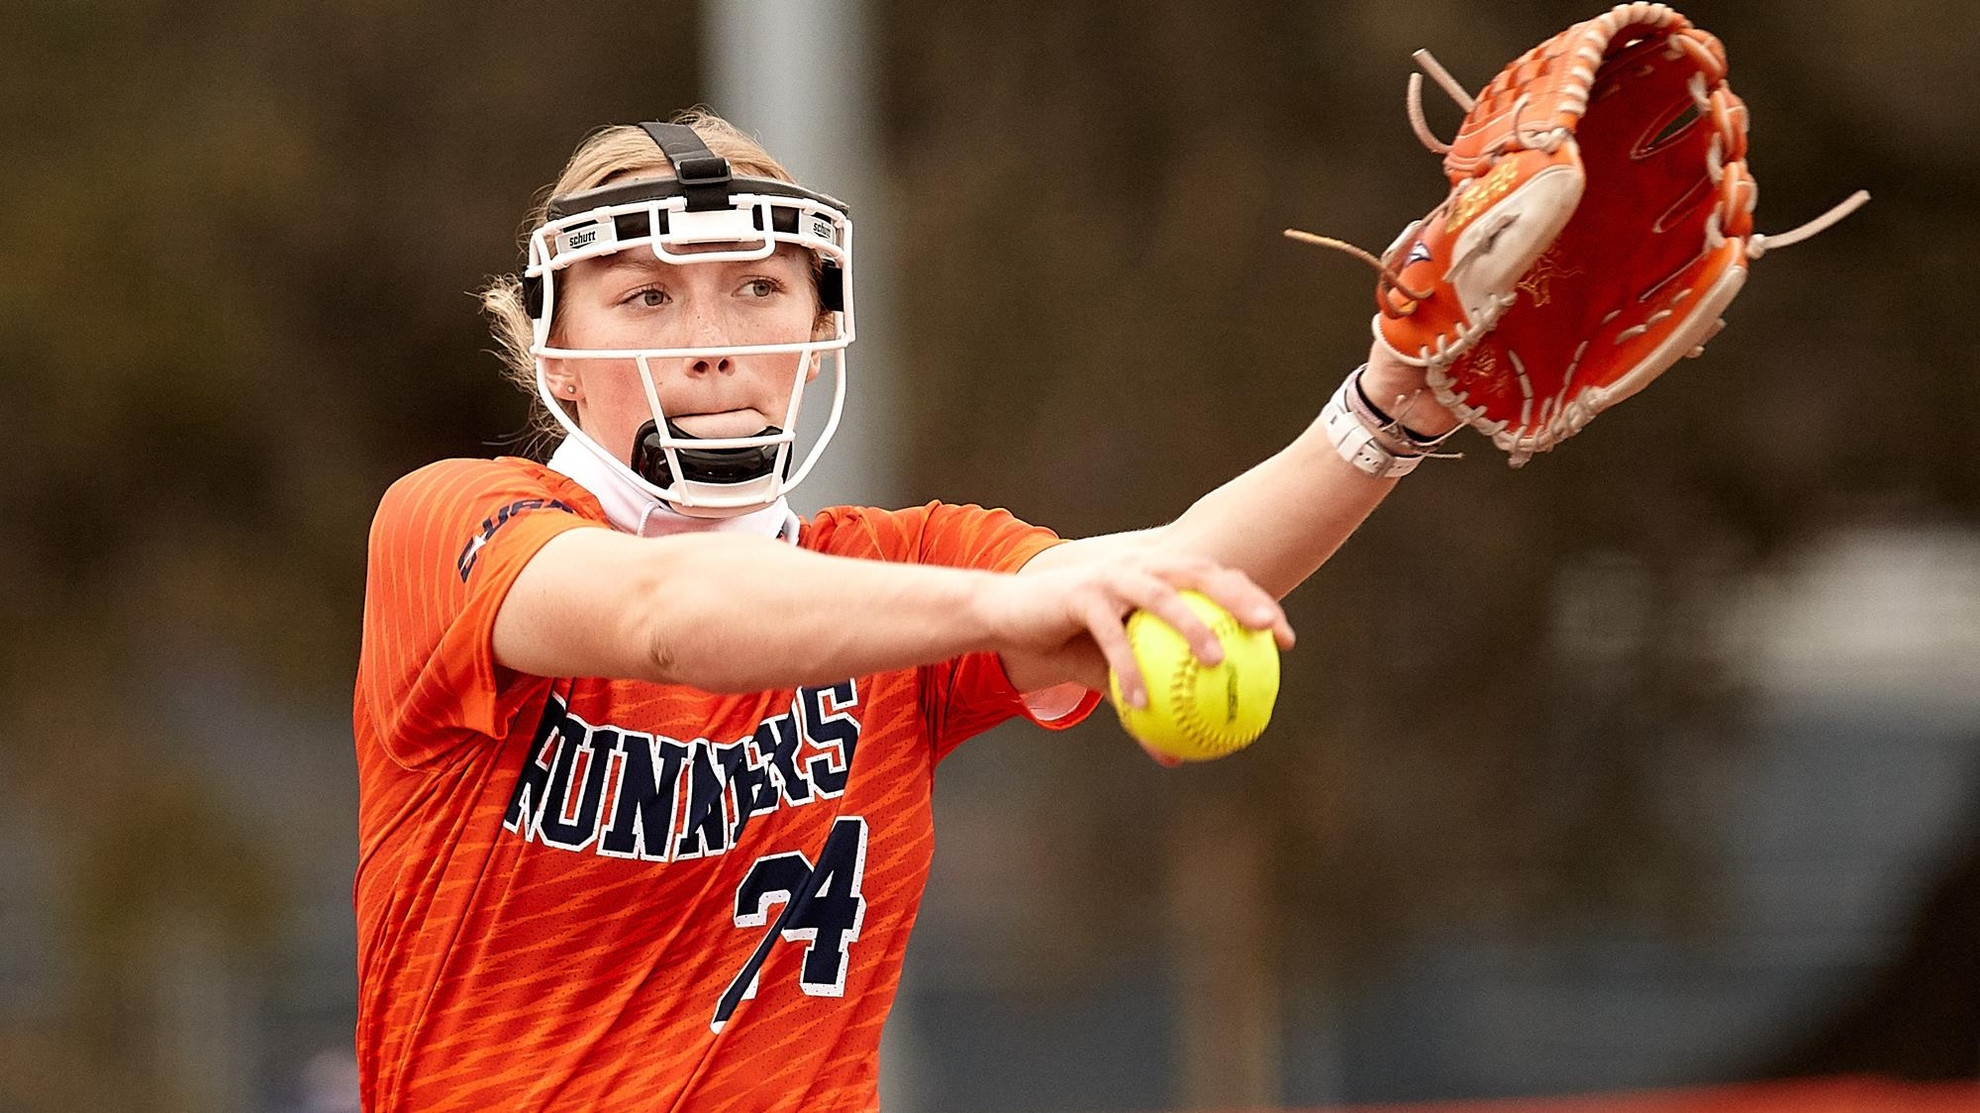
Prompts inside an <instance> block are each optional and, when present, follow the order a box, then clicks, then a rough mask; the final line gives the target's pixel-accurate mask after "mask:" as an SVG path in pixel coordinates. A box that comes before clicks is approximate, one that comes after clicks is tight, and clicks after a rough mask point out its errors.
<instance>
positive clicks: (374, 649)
mask: <svg viewBox="0 0 1980 1113" xmlns="http://www.w3.org/2000/svg"><path fill="white" fill-rule="evenodd" d="M573 501H574V499H573V498H572V496H571V495H570V494H569V492H568V491H566V490H565V489H564V488H562V487H560V486H553V485H552V483H551V482H550V481H549V480H548V479H547V478H546V477H545V476H544V475H543V474H538V473H536V472H534V471H532V470H530V469H527V468H526V467H524V466H522V465H521V464H520V463H519V462H518V463H511V462H508V461H500V460H445V461H441V462H440V463H437V464H433V465H430V466H428V467H425V468H422V469H420V470H419V471H416V472H414V473H412V474H411V475H409V476H406V477H405V478H404V479H401V480H400V481H399V482H397V483H395V484H393V486H392V488H391V490H389V491H387V492H386V493H385V498H384V500H383V501H382V502H381V503H380V504H379V508H378V515H377V517H376V518H375V519H374V520H373V522H372V527H371V543H370V556H369V564H368V567H367V570H366V577H365V599H364V645H363V648H362V650H361V651H360V653H359V660H358V683H357V695H356V709H355V711H356V719H357V727H358V731H359V734H360V737H361V739H362V735H363V734H364V733H365V732H366V728H367V726H368V727H369V728H370V730H371V731H373V732H375V734H376V737H377V739H378V742H379V744H380V745H382V746H383V748H384V750H385V752H386V753H387V754H388V755H389V756H390V757H391V758H392V759H393V760H394V761H396V762H398V763H399V764H400V765H402V766H405V767H408V768H413V767H417V766H420V765H424V764H427V763H429V762H432V761H434V760H435V759H437V758H439V757H442V756H444V755H445V754H447V753H449V752H451V751H452V750H453V749H455V748H456V747H457V746H459V745H461V744H462V743H463V742H466V741H471V740H473V739H474V738H477V737H494V738H500V737H503V736H504V735H506V734H507V733H508V730H509V727H510V725H511V723H512V722H513V720H514V719H515V716H516V714H517V713H518V712H519V711H520V710H521V709H522V708H523V707H525V706H527V705H528V704H529V703H530V702H531V701H532V700H533V699H534V698H536V697H538V696H540V695H542V692H543V689H544V688H545V686H547V684H548V683H549V682H548V681H547V680H543V679H541V678H537V677H529V676H523V675H521V674H518V673H513V672H510V671H508V670H506V669H502V668H499V667H498V666H497V665H496V663H495V650H494V628H495V616H496V613H497V612H498V611H499V610H500V608H501V605H502V600H503V599H504V598H505V597H506V596H507V595H508V592H509V588H510V587H511V586H512V585H513V584H514V583H515V581H516V577H517V576H518V575H520V574H521V572H522V570H523V568H524V566H525V565H527V564H528V563H529V561H530V559H531V558H532V557H534V556H535V555H536V553H537V551H538V550H540V549H541V548H542V547H543V545H544V543H545V542H547V541H549V540H550V539H551V538H553V537H555V536H557V535H558V534H561V533H563V532H565V531H566V530H570V529H578V528H584V527H591V526H597V525H599V523H597V522H594V521H591V520H588V519H587V518H585V517H582V516H580V514H579V513H578V510H577V508H576V507H575V506H574V505H572V503H573Z"/></svg>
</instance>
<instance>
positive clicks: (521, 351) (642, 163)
mask: <svg viewBox="0 0 1980 1113" xmlns="http://www.w3.org/2000/svg"><path fill="white" fill-rule="evenodd" d="M670 122H672V123H676V124H686V125H687V126H689V127H691V128H693V129H694V131H695V134H697V135H699V136H701V141H702V142H703V143H706V144H708V149H709V150H710V151H712V152H714V153H715V154H718V155H721V156H722V157H723V158H726V159H728V160H729V169H730V171H731V172H732V173H735V174H742V175H746V176H749V177H755V178H775V179H777V180H778V181H781V182H789V183H791V184H792V185H796V184H797V179H796V178H793V177H792V176H791V172H790V171H788V170H786V169H784V166H783V164H782V163H780V162H778V161H777V160H776V159H775V158H774V157H772V156H771V154H770V152H769V151H767V150H764V148H763V144H761V143H758V142H757V141H756V140H755V139H754V138H752V137H751V136H749V135H747V134H744V132H743V131H742V129H740V128H738V127H736V126H735V125H734V124H732V123H730V122H729V121H727V120H725V119H723V118H722V117H720V116H717V115H716V114H715V113H714V112H712V111H710V110H709V109H708V108H706V107H705V106H698V107H695V108H690V109H688V110H686V111H684V112H677V113H675V114H674V116H673V118H672V120H671V121H670ZM673 176H674V168H673V165H672V164H671V163H669V162H668V161H667V156H666V155H664V154H662V153H660V148H659V147H658V146H657V145H655V143H654V142H653V137H652V136H650V135H648V134H647V133H646V130H645V129H644V128H641V127H638V126H636V125H633V124H611V125H608V126H606V127H602V128H600V129H598V130H597V131H595V132H592V133H591V134H590V135H588V136H586V137H585V140H584V142H582V143H580V144H578V148H577V150H576V151H574V152H572V154H571V159H570V161H569V162H567V163H565V164H564V170H563V173H561V174H559V175H557V180H556V181H555V182H553V183H551V184H550V185H548V186H546V187H544V188H543V189H542V190H540V191H538V193H537V197H536V202H535V204H533V205H531V206H530V210H529V218H528V220H527V221H525V222H524V224H523V232H522V237H521V240H520V243H521V244H522V245H527V244H528V242H529V233H530V232H531V231H534V230H535V229H536V228H537V227H538V226H540V225H541V224H542V223H543V220H544V217H545V214H547V213H548V212H549V211H550V199H551V198H553V197H562V196H564V195H565V194H567V193H579V192H582V191H584V190H587V189H597V188H598V187H599V186H603V185H609V184H610V183H611V182H613V181H614V180H616V179H619V178H631V177H640V178H671V177H673ZM814 269H815V267H814ZM477 296H478V297H479V298H480V299H481V311H482V312H483V313H486V314H487V315H488V327H489V331H491V332H492V333H494V335H495V343H496V345H497V347H498V349H499V352H498V354H499V355H500V356H501V359H502V376H503V378H506V379H508V380H509V381H510V382H511V383H514V384H515V385H516V386H517V387H518V388H519V389H521V390H522V391H523V393H525V394H527V395H528V396H529V397H530V399H531V405H530V416H529V426H528V429H527V430H526V432H525V433H524V436H523V439H524V441H525V442H526V443H528V444H530V445H532V446H542V445H546V444H548V443H550V442H551V441H553V440H554V439H555V438H557V437H558V436H560V435H561V434H562V433H563V426H561V425H560V424H558V422H557V419H556V418H555V417H554V416H553V415H552V414H551V413H550V411H549V410H548V409H547V408H546V407H545V406H544V405H543V399H542V397H541V396H540V395H539V394H538V393H537V391H536V357H534V356H532V355H530V354H529V349H530V345H531V344H532V343H534V341H535V334H534V332H533V330H532V329H531V325H530V318H529V310H528V309H526V308H524V305H523V293H522V280H521V278H520V277H519V276H517V275H514V274H503V275H497V276H495V277H494V278H491V279H489V281H488V284H487V285H486V286H483V287H482V288H481V289H480V290H479V291H477ZM558 405H561V406H563V407H564V408H565V412H566V413H567V414H568V415H569V416H570V418H571V420H572V421H576V420H577V410H576V408H575V407H574V406H573V405H571V404H570V403H568V402H561V401H560V402H559V403H558Z"/></svg>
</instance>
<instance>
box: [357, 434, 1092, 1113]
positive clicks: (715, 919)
mask: <svg viewBox="0 0 1980 1113" xmlns="http://www.w3.org/2000/svg"><path fill="white" fill-rule="evenodd" d="M604 525H605V516H604V514H603V512H602V511H601V510H600V509H599V507H598V504H597V503H596V501H595V500H593V499H592V498H591V497H590V496H589V495H588V494H587V493H586V492H585V491H583V489H582V488H580V487H578V486H577V485H576V484H574V483H572V482H571V481H570V480H568V479H565V478H564V477H562V476H560V475H557V474H556V473H553V472H550V471H548V470H547V469H545V468H543V467H541V466H540V465H536V464H533V463H530V462H528V461H523V460H514V459H502V460H495V461H488V460H454V461H446V462H443V463H440V464H435V465H432V466H430V467H427V468H425V469H422V470H421V471H418V472H415V473H414V474H412V475H410V476H408V477H406V478H405V479H403V480H401V481H400V482H399V483H398V484H396V485H395V486H394V487H393V488H392V490H391V491H390V492H388V493H387V495H386V496H385V499H384V502H383V504H382V505H381V507H380V510H379V513H378V517H377V520H376V521H375V523H374V525H373V528H372V538H371V562H370V569H369V577H368V581H367V591H366V601H365V626H364V646H363V651H362V655H361V659H360V663H359V669H358V678H357V693H356V701H355V714H354V724H355V732H356V742H357V757H358V771H359V793H360V802H359V804H360V807H359V836H360V857H359V863H358V873H357V884H356V904H357V917H358V976H359V983H360V995H359V1010H358V1029H357V1048H358V1061H359V1063H360V1065H361V1067H362V1070H363V1089H364V1104H365V1108H366V1109H368V1110H371V1111H372V1113H386V1111H396V1110H422V1111H424V1110H489V1109H503V1110H538V1109H553V1108H554V1109H601V1110H649V1109H690V1108H691V1109H695V1110H720V1109H737V1110H741V1109H752V1110H760V1109H772V1108H778V1109H782V1108H790V1109H799V1108H802V1109H808V1110H839V1109H871V1108H873V1107H874V1106H875V1105H876V1101H877V1099H876V1070H877V1058H878V1051H879V1044H880V1027H881V1024H882V1022H883V1021H884V1020H885V1019H886V1016H887V1010H888V1007H889V1006H890V1005H891V1003H892V1001H893V997H894V991H895V987H896V985H897V982H898V979H899V974H900V965H901V957H902V953H903V950H904V948H905V947H906V944H907V938H908V932H909V929H910V928H911V927H912V926H913V924H914V917H915V910H916V907H917V906H918V904H919V902H920V898H921V891H922V887H923V884H924V883H925V881H926V878H927V871H928V863H929V858H930V855H931V852H932V849H933V841H932V825H931V817H930V813H929V797H930V792H931V790H932V786H933V774H934V770H935V766H936V763H937V761H938V760H939V759H940V757H941V756H942V755H943V754H944V753H946V752H948V750H949V749H951V748H953V747H954V746H955V745H956V744H958V743H960V742H961V741H963V740H964V739H965V738H968V737H969V736H971V735H973V734H976V733H978V732H980V731H982V730H984V729H987V728H988V727H990V726H992V725H994V724H996V723H998V722H1001V721H1003V720H1004V719H1007V718H1010V717H1011V716H1013V715H1018V714H1023V713H1024V707H1023V703H1022V700H1021V699H1020V698H1019V696H1018V694H1017V693H1016V692H1014V691H1013V690H1012V689H1011V687H1010V684H1009V682H1008V680H1007V679H1006V678H1005V676H1004V673H1003V670H1002V668H1001V666H1000V665H999V664H998V662H997V660H996V658H995V657H994V655H989V654H973V655H969V656H965V657H962V658H959V659H957V660H953V661H947V662H943V663H940V664H936V665H929V666H925V667H923V668H920V669H910V670H903V671H900V672H894V673H886V674H881V675H875V676H862V677H852V678H848V679H846V680H844V681H841V682H839V683H837V684H832V685H826V686H821V687H818V688H806V689H798V690H790V689H785V690H781V691H771V692H758V693H752V694H749V695H740V696H722V695H712V694H709V693H706V692H700V691H696V690H692V689H688V688H683V687H678V686H667V685H657V684H650V683H642V682H637V681H624V680H605V679H596V678H577V679H571V678H559V679H554V680H553V679H544V678H538V677H529V676H522V675H518V674H515V673H511V672H508V671H507V670H504V669H502V668H500V667H499V666H497V665H496V664H495V663H494V660H493V656H492V650H491V648H490V635H491V630H492V627H493V622H494V617H495V613H496V611H497V609H498V608H499V607H500V605H501V600H502V596H503V594H504V593H505V592H506V591H507V590H508V587H509V585H510V584H512V583H513V582H514V580H515V577H516V575H517V574H518V573H519V572H520V571H521V570H522V568H523V566H524V565H525V564H527V563H528V561H529V559H530V558H531V557H532V556H533V555H534V554H535V553H536V551H537V550H538V549H540V548H541V547H542V545H543V544H544V542H546V541H548V540H549V539H550V538H551V537H554V536H556V535H557V534H558V533H560V532H562V531H563V530H566V529H580V528H600V527H602V526H604ZM607 528H609V527H607ZM1054 541H1055V538H1054V537H1053V536H1052V535H1051V534H1050V533H1049V532H1048V531H1046V530H1043V529H1038V528H1035V527H1032V526H1027V525H1025V524H1024V523H1022V522H1019V521H1018V520H1016V519H1015V518H1013V517H1011V516H1010V515H1009V514H1006V513H1004V512H1002V511H989V510H984V509H982V508H980V507H966V506H949V505H943V504H930V505H928V506H924V507H920V508H917V509H912V510H904V511H879V510H870V509H858V508H838V509H834V510H828V511H825V512H823V513H821V514H820V515H818V516H817V517H816V518H814V519H813V520H812V521H811V522H809V523H807V525H806V527H805V529H804V530H803V533H802V535H801V537H800V543H801V544H802V545H803V547H805V548H807V549H812V550H815V551H819V552H826V553H834V554H839V555H845V556H855V557H864V558H870V559H875V560H886V561H896V562H917V563H926V564H946V565H954V566H959V567H969V568H979V569H990V570H1000V571H1009V570H1015V569H1016V568H1018V567H1019V566H1021V565H1022V564H1023V563H1024V562H1025V561H1026V560H1028V559H1030V558H1031V557H1032V556H1033V555H1035V554H1036V553H1038V552H1039V551H1040V550H1042V549H1043V548H1045V547H1047V546H1049V545H1051V544H1052V543H1054ZM656 543H661V542H656ZM847 621H851V622H856V621H858V616H856V615H849V616H847ZM1096 700H1097V696H1092V695H1089V697H1088V699H1087V700H1086V702H1085V703H1083V704H1082V705H1081V707H1080V709H1079V711H1078V712H1077V713H1075V714H1073V715H1069V716H1067V717H1065V718H1063V719H1058V720H1054V721H1053V722H1052V723H1050V724H1049V725H1050V726H1052V727H1055V728H1057V727H1064V726H1068V725H1070V724H1071V723H1073V722H1076V721H1078V720H1079V719H1081V718H1083V717H1084V715H1085V713H1086V712H1087V711H1090V710H1091V709H1092V707H1093V705H1094V703H1095V702H1096Z"/></svg>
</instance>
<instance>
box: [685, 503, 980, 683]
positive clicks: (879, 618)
mask: <svg viewBox="0 0 1980 1113" xmlns="http://www.w3.org/2000/svg"><path fill="white" fill-rule="evenodd" d="M679 540H683V541H688V542H690V544H688V545H684V546H681V547H680V549H679V551H678V552H677V553H675V554H673V560H674V562H675V567H674V569H673V572H672V576H671V578H673V579H675V580H676V581H677V582H682V583H687V584H692V585H693V588H692V591H691V594H692V596H693V601H692V602H690V603H688V604H686V605H684V606H678V607H677V606H675V605H674V603H673V602H671V601H670V602H668V603H667V604H665V605H663V606H662V607H660V608H659V615H658V628H657V631H656V634H655V637H654V645H655V659H656V662H658V664H659V667H660V671H661V672H662V673H663V674H664V678H665V679H669V680H673V681H675V682H678V683H686V684H691V685H693V686H695V687H697V688H702V689H705V690H708V691H718V692H720V691H734V692H746V691H756V690H760V689H762V688H766V687H783V686H790V685H796V684H810V683H827V682H830V681H833V680H839V679H843V678H845V677H847V676H861V675H865V674H868V673H874V672H882V671H886V670H889V669H898V668H906V667H910V666H914V665H920V664H925V663H927V662H929V661H938V660H943V659H946V658H949V657H953V656H956V655H957V654H960V653H965V652H969V651H971V650H976V649H986V648H991V646H990V641H991V634H990V630H989V627H988V625H987V623H986V622H984V621H983V620H982V618H981V617H980V615H979V611H978V608H977V607H976V605H975V604H976V592H977V589H978V587H980V581H981V580H983V579H985V578H987V577H988V576H989V575H990V573H984V572H968V571H962V570H958V569H953V568H936V567H928V566H923V565H903V564H888V563H884V562H881V561H873V560H856V559H852V558H848V557H834V556H824V555H820V554H817V553H810V552H806V551H803V550H801V549H796V548H792V547H790V546H788V545H783V544H765V543H762V542H759V541H755V540H754V539H748V538H739V537H733V536H724V535H719V534H715V535H709V536H706V537H694V538H681V539H679Z"/></svg>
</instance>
